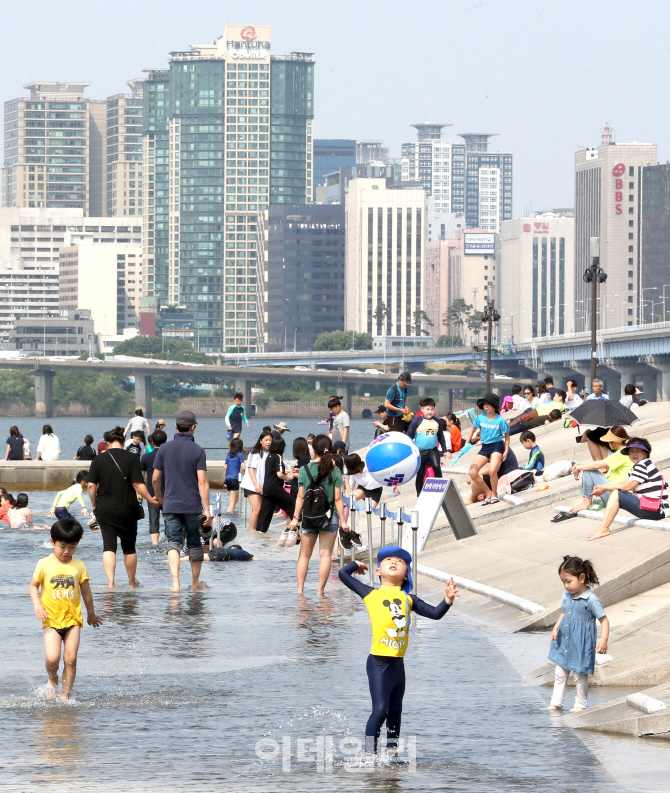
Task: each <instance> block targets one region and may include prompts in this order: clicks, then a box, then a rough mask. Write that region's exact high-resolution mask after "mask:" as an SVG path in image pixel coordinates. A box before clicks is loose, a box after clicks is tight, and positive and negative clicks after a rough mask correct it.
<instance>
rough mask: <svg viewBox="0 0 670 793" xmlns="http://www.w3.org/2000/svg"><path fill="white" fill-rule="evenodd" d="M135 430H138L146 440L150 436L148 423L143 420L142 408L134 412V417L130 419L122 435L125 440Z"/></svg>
mask: <svg viewBox="0 0 670 793" xmlns="http://www.w3.org/2000/svg"><path fill="white" fill-rule="evenodd" d="M135 430H139V431H140V432H143V433H144V434H145V436H146V437H147V438H148V437H149V435H151V427H150V426H149V422H148V421H147V420H146V419H145V418H144V411H143V410H142V408H137V410H136V411H135V415H134V416H133V417H132V418H131V419H130V421H129V422H128V424H127V425H126V428H125V430H124V431H123V434H124V435H125V436H126V438H127V437H128V436H129V435H132V433H133V432H135Z"/></svg>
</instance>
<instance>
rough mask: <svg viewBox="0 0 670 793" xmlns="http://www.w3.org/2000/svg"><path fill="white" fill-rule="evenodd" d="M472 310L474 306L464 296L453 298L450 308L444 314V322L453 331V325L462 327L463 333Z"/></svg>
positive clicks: (458, 327)
mask: <svg viewBox="0 0 670 793" xmlns="http://www.w3.org/2000/svg"><path fill="white" fill-rule="evenodd" d="M471 311H472V306H471V305H469V304H468V303H466V302H465V300H464V298H462V297H458V298H456V300H453V301H452V303H451V305H450V306H449V308H448V309H447V310H446V311H445V312H444V314H443V315H442V324H443V325H445V326H446V327H447V328H448V330H449V331H450V332H451V331H452V326H455V327H456V328H457V329H460V331H461V336H462V335H463V326H464V325H465V322H466V320H467V318H468V316H469V315H470V312H471Z"/></svg>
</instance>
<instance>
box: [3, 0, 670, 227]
mask: <svg viewBox="0 0 670 793" xmlns="http://www.w3.org/2000/svg"><path fill="white" fill-rule="evenodd" d="M11 7H12V10H11V11H9V10H8V8H9V3H8V0H5V18H4V24H3V29H2V34H1V36H0V45H1V46H0V88H1V96H2V99H3V101H5V100H7V99H13V98H15V97H16V96H21V95H23V94H24V93H25V92H24V91H23V89H22V86H23V84H24V83H27V82H30V81H32V80H85V81H89V82H90V83H91V87H90V88H89V89H88V91H89V95H90V96H91V97H94V98H101V99H102V98H105V97H107V96H109V95H112V94H115V93H122V92H124V91H126V90H127V88H126V85H125V82H126V80H129V79H131V78H134V77H140V76H141V75H142V70H143V69H145V68H160V67H164V66H165V65H166V62H167V56H168V53H169V52H170V50H183V49H187V48H188V45H189V44H204V43H210V42H212V41H213V40H214V39H215V38H216V37H217V36H219V35H221V34H222V33H223V30H224V27H225V25H226V24H252V25H253V24H269V25H271V26H272V50H273V52H274V53H276V54H281V53H284V52H289V51H291V50H299V51H309V52H314V53H315V58H316V64H317V65H316V85H315V105H316V108H315V109H316V117H315V134H316V137H346V138H380V139H383V140H384V141H385V142H386V144H387V145H388V146H389V147H390V149H391V154H392V156H399V154H400V145H401V143H403V142H405V141H410V140H414V137H415V136H414V130H413V129H411V127H410V126H409V125H410V124H412V123H416V122H420V121H426V120H427V121H440V122H444V123H449V124H453V127H452V128H451V129H447V130H446V133H447V136H448V137H453V139H455V140H460V139H459V138H457V137H456V136H457V133H458V132H498V133H499V134H500V136H499V137H497V138H494V139H493V146H492V149H495V150H500V151H511V152H513V153H514V214H515V217H517V216H520V215H522V214H523V213H524V212H525V211H526V210H527V209H528V208H532V209H545V208H551V207H565V206H572V205H573V200H574V199H573V153H574V151H575V150H576V149H577V148H579V147H580V146H593V145H598V144H599V143H600V135H601V131H602V127H603V125H604V123H605V122H606V121H609V122H610V124H611V125H612V126H613V128H614V131H615V139H616V140H617V141H619V142H631V141H634V140H636V141H639V142H653V143H657V144H658V147H659V159H662V160H665V159H666V158H667V157H668V156H670V145H669V143H670V124H669V123H668V122H669V120H670V102H669V101H668V91H667V80H668V55H667V53H668V38H669V33H670V30H669V21H670V4H669V3H667V2H663V1H662V0H638V2H632V0H629V1H628V2H621V0H607V1H606V2H605V1H604V0H580V1H579V2H577V1H576V0H561V2H556V3H549V2H544V0H535V2H531V1H526V0H481V2H474V1H473V0H465V1H464V2H458V3H456V2H451V0H406V2H398V0H387V2H379V1H377V2H371V0H335V2H328V3H324V2H320V1H319V0H272V1H270V0H246V2H244V3H242V2H239V3H225V2H214V1H213V0H196V1H195V2H184V0H179V2H177V0H135V2H132V3H130V2H125V1H124V2H113V1H110V0H106V2H101V1H100V0H85V2H84V1H83V0H68V2H63V0H56V2H47V0H22V2H21V3H17V4H12V5H11Z"/></svg>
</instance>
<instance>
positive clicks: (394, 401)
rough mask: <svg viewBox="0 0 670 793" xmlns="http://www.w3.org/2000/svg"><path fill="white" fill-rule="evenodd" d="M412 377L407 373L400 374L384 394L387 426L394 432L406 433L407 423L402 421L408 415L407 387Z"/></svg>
mask: <svg viewBox="0 0 670 793" xmlns="http://www.w3.org/2000/svg"><path fill="white" fill-rule="evenodd" d="M411 382H412V376H411V375H410V373H409V372H401V374H399V375H398V382H397V383H394V384H393V385H392V386H391V387H390V388H389V390H388V391H387V392H386V399H385V400H384V407H385V408H386V418H387V422H386V424H387V426H388V427H389V429H391V430H392V431H394V432H407V427H408V422H407V421H403V418H402V417H403V415H404V414H405V413H409V412H410V411H409V408H408V407H407V386H408V385H409V384H411Z"/></svg>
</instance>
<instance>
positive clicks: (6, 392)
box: [0, 370, 35, 405]
mask: <svg viewBox="0 0 670 793" xmlns="http://www.w3.org/2000/svg"><path fill="white" fill-rule="evenodd" d="M0 402H19V403H21V404H24V405H29V404H31V403H34V402H35V381H34V379H33V376H32V374H31V373H30V372H24V371H18V372H13V371H11V370H9V371H4V372H3V373H2V377H0Z"/></svg>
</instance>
